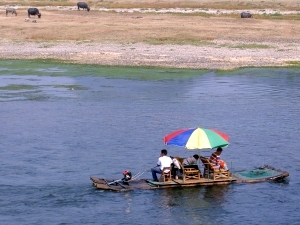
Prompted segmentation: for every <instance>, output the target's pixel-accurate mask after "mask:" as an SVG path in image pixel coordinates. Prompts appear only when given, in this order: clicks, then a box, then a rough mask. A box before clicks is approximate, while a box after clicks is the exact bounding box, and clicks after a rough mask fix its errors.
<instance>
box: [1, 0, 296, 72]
mask: <svg viewBox="0 0 300 225" xmlns="http://www.w3.org/2000/svg"><path fill="white" fill-rule="evenodd" d="M27 2H28V3H32V4H33V3H34V4H36V2H35V1H31V0H28V1H27ZM90 2H91V3H90V4H91V11H89V12H87V11H83V10H80V11H78V10H77V8H76V1H68V2H67V3H68V5H66V6H57V5H55V6H53V5H51V6H47V5H41V6H39V7H38V8H39V9H40V12H41V13H42V18H41V19H38V18H33V17H32V18H29V19H27V18H26V17H27V8H28V6H27V5H25V6H16V7H15V8H17V12H18V16H14V15H11V14H9V15H8V16H7V17H6V16H5V15H4V16H3V17H2V18H1V20H0V26H1V39H0V59H58V60H64V61H68V62H74V63H83V64H98V65H112V66H114V65H117V66H155V67H174V68H204V69H234V68H239V67H265V66H293V65H297V66H299V65H300V54H299V52H300V51H299V50H300V42H299V40H300V23H299V16H300V14H299V4H298V3H297V2H296V1H293V0H281V1H280V2H277V3H276V4H275V3H273V2H272V1H268V0H267V1H265V2H263V3H262V2H261V1H258V0H257V1H256V0H255V1H251V4H250V3H249V4H246V3H247V2H245V3H243V4H242V3H240V2H239V1H233V2H230V4H229V5H228V3H227V1H220V2H212V1H206V0H201V1H199V2H198V1H176V2H175V3H174V2H171V1H168V0H165V1H162V2H157V1H142V2H140V1H135V0H132V1H130V2H127V1H123V0H118V1H117V2H116V4H112V3H108V2H105V1H104V2H102V3H99V1H92V0H91V1H90ZM49 3H52V2H49ZM142 3H144V4H146V5H145V8H141V7H140V6H141V4H142ZM235 3H236V4H235ZM32 4H31V5H32ZM45 4H48V2H45ZM106 4H108V5H106ZM182 4H184V5H182ZM199 4H200V5H199ZM207 4H208V6H210V7H211V8H204V6H205V5H207ZM240 4H242V5H240ZM176 5H182V8H175V7H174V6H176ZM104 6H106V7H104ZM120 6H122V7H121V8H120ZM126 6H128V8H126ZM146 6H147V8H146ZM163 6H164V8H163ZM201 6H202V7H201ZM272 6H273V8H272ZM1 7H2V9H3V10H4V8H5V7H6V5H5V6H1ZM223 7H225V8H223ZM249 7H250V8H249ZM291 9H294V11H291ZM244 10H246V11H249V12H251V13H253V16H254V18H250V19H241V18H240V15H239V13H240V12H241V11H244ZM4 12H5V11H4Z"/></svg>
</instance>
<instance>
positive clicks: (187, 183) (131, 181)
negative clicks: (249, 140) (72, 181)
mask: <svg viewBox="0 0 300 225" xmlns="http://www.w3.org/2000/svg"><path fill="white" fill-rule="evenodd" d="M144 172H145V171H143V172H140V173H137V174H136V175H135V176H132V173H131V172H130V171H128V170H125V171H124V172H123V178H121V179H117V180H113V179H104V178H97V177H90V179H91V180H92V182H93V185H94V186H95V187H96V188H98V189H101V190H111V191H131V190H138V189H140V190H142V189H144V190H149V189H163V188H187V187H196V186H212V185H228V184H232V183H255V182H265V181H282V180H284V179H285V178H286V177H288V176H289V173H288V172H286V171H282V170H279V169H275V168H274V167H271V166H268V165H265V166H262V167H259V168H255V169H253V170H248V171H240V172H233V173H229V174H228V175H227V176H224V175H222V176H221V175H220V176H216V175H214V174H211V173H206V174H205V173H204V175H203V176H202V175H201V176H196V175H190V176H185V175H183V176H182V177H179V179H173V178H172V177H170V176H169V177H168V176H167V177H166V176H161V178H160V181H159V182H155V181H152V180H148V179H138V177H140V176H141V175H142V174H143V173H144Z"/></svg>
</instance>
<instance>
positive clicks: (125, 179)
mask: <svg viewBox="0 0 300 225" xmlns="http://www.w3.org/2000/svg"><path fill="white" fill-rule="evenodd" d="M123 176H124V177H123V179H122V180H123V183H125V184H128V181H130V180H131V178H132V174H131V172H130V171H129V170H125V171H124V172H123Z"/></svg>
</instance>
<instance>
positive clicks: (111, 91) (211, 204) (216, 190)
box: [0, 60, 300, 225]
mask: <svg viewBox="0 0 300 225" xmlns="http://www.w3.org/2000/svg"><path fill="white" fill-rule="evenodd" d="M299 84H300V70H299V69H293V68H290V69H286V68H264V69H258V68H247V69H240V70H235V71H227V72H216V71H208V70H179V69H153V68H152V69H150V68H121V67H117V68H114V67H99V66H87V65H76V64H60V63H56V62H54V61H26V60H1V61H0V124H1V126H0V139H1V145H0V146H1V161H0V224H23V225H25V224H31V225H32V224H195V225H196V224H218V225H219V224H222V225H224V224H300V222H299V221H300V213H299V202H300V195H299V194H300V188H299V187H300V178H299V176H298V174H297V172H300V167H299V166H300V157H299V152H298V151H299V136H300V122H299V121H300V120H299V115H300V113H299V109H300V101H299V100H300V89H299ZM197 126H201V127H204V128H215V129H218V130H221V131H223V132H224V133H226V134H228V135H229V136H230V145H229V146H228V147H227V148H225V149H224V151H223V154H222V158H223V159H224V160H226V161H227V163H228V164H229V167H230V168H231V170H232V171H240V170H247V169H253V168H256V167H259V166H262V165H265V164H267V165H271V166H274V167H275V168H278V169H282V170H285V171H288V172H289V173H290V176H289V178H288V179H286V180H285V181H284V182H264V183H255V184H232V185H224V186H213V187H200V188H188V189H173V190H170V189H169V190H137V191H132V192H118V193H116V192H110V191H101V190H97V189H96V188H95V187H93V186H92V183H91V181H90V180H89V177H90V176H97V177H105V178H114V179H118V178H122V172H123V171H124V170H130V171H131V172H132V173H133V175H135V174H137V173H139V172H143V171H147V170H149V169H150V168H151V167H152V166H154V165H155V164H156V162H157V158H158V156H159V154H160V150H161V149H162V148H167V149H168V151H169V155H173V156H181V157H187V156H190V155H193V154H195V153H197V151H196V152H194V151H188V150H186V149H184V148H179V147H169V146H164V145H163V136H164V135H166V134H168V133H170V132H172V131H174V130H177V129H181V128H191V127H197ZM200 154H202V155H209V154H210V152H209V151H203V152H200ZM141 178H151V174H150V172H145V173H143V175H142V176H141Z"/></svg>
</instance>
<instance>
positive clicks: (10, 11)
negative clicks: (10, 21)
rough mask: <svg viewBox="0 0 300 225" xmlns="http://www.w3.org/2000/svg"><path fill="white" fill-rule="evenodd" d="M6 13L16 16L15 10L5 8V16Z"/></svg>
mask: <svg viewBox="0 0 300 225" xmlns="http://www.w3.org/2000/svg"><path fill="white" fill-rule="evenodd" d="M8 13H11V14H15V16H17V15H18V14H17V11H16V9H15V8H6V16H7V14H8Z"/></svg>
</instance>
